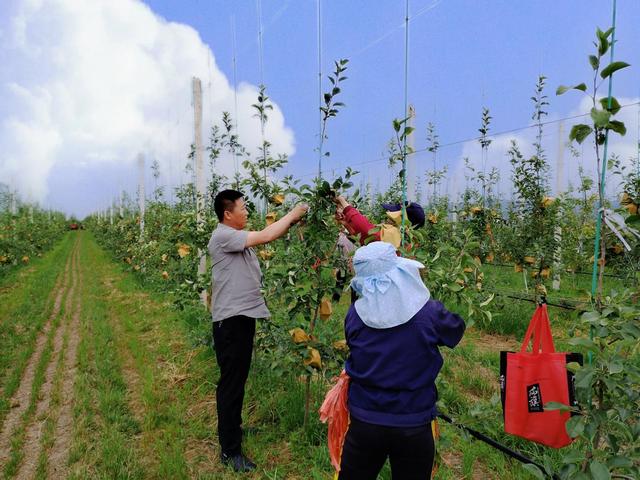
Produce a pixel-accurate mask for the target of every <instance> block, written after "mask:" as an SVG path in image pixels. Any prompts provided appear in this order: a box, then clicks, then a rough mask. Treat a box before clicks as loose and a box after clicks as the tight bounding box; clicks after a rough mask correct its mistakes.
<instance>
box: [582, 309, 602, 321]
mask: <svg viewBox="0 0 640 480" xmlns="http://www.w3.org/2000/svg"><path fill="white" fill-rule="evenodd" d="M582 320H583V321H585V322H594V321H596V320H600V312H596V311H593V310H592V311H590V312H584V313H583V314H582Z"/></svg>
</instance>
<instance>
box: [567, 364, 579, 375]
mask: <svg viewBox="0 0 640 480" xmlns="http://www.w3.org/2000/svg"><path fill="white" fill-rule="evenodd" d="M581 368H582V365H580V364H579V363H578V362H569V363H567V370H569V371H570V372H573V373H576V372H577V371H578V370H580V369H581Z"/></svg>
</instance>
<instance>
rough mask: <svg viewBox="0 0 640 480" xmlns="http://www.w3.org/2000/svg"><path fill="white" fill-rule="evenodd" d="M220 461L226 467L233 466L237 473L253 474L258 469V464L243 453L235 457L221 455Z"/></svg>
mask: <svg viewBox="0 0 640 480" xmlns="http://www.w3.org/2000/svg"><path fill="white" fill-rule="evenodd" d="M220 459H221V460H222V463H223V464H224V465H229V466H231V467H232V468H233V470H234V471H236V472H251V471H252V470H255V469H256V468H257V466H256V464H255V463H253V462H252V461H251V460H250V459H249V458H248V457H246V456H244V455H243V454H242V453H237V454H235V455H227V454H226V453H223V454H222V455H220Z"/></svg>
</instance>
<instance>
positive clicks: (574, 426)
mask: <svg viewBox="0 0 640 480" xmlns="http://www.w3.org/2000/svg"><path fill="white" fill-rule="evenodd" d="M565 428H566V429H567V435H569V436H570V437H571V438H576V437H577V436H579V435H580V434H582V432H584V420H583V418H582V417H581V416H575V417H571V418H570V419H569V420H567V423H566V424H565Z"/></svg>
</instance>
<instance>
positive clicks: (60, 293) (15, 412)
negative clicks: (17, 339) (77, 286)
mask: <svg viewBox="0 0 640 480" xmlns="http://www.w3.org/2000/svg"><path fill="white" fill-rule="evenodd" d="M76 248H77V244H76V245H75V246H74V251H75V249H76ZM72 258H73V255H70V256H69V258H68V259H67V263H66V266H65V269H64V273H63V274H62V275H63V278H62V281H61V282H59V283H58V285H57V287H54V289H56V288H57V291H56V292H55V293H54V295H55V302H54V305H53V310H52V311H51V314H50V315H49V318H48V319H47V323H46V324H45V325H44V327H43V329H42V331H41V332H40V334H39V335H38V338H37V340H36V344H35V348H34V351H33V354H32V355H31V358H30V359H29V362H28V364H27V367H26V368H25V371H24V374H23V376H22V379H21V381H20V386H19V387H18V389H17V390H16V392H15V393H14V395H13V396H12V398H11V402H10V405H11V410H10V411H9V413H8V414H7V416H6V418H5V420H4V423H3V425H2V430H1V431H0V469H2V468H4V466H5V464H6V463H7V461H8V459H9V455H10V452H11V448H10V446H11V439H12V437H13V434H14V431H15V430H16V428H18V427H19V425H20V422H21V419H22V417H23V415H24V414H25V412H26V410H27V408H28V407H29V403H30V399H31V394H32V389H33V383H34V379H35V376H36V368H37V366H38V364H39V363H40V359H41V358H42V355H43V352H44V350H45V347H46V345H47V339H48V338H49V332H50V331H51V328H52V327H53V325H54V323H55V320H56V319H57V318H58V316H59V314H60V308H61V307H62V299H63V297H64V295H65V293H66V292H67V291H68V289H69V282H70V278H71V265H72Z"/></svg>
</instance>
